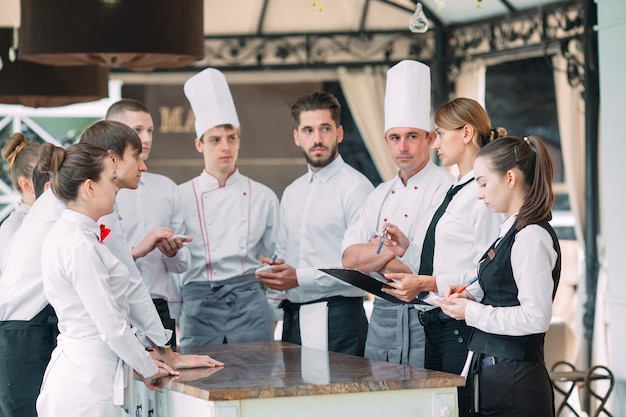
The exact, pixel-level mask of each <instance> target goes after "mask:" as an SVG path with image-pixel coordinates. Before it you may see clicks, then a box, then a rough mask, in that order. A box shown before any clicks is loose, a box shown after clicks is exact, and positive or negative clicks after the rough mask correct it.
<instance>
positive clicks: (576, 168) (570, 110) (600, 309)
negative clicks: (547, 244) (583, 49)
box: [552, 51, 609, 368]
mask: <svg viewBox="0 0 626 417" xmlns="http://www.w3.org/2000/svg"><path fill="white" fill-rule="evenodd" d="M569 53H577V52H576V51H569ZM576 59H577V60H579V62H583V59H584V58H583V55H582V53H580V52H578V55H577V56H576ZM552 63H553V66H554V87H555V92H556V102H557V114H558V119H559V131H560V133H561V151H562V155H563V167H564V170H565V179H566V184H567V190H568V194H569V200H570V206H571V210H572V213H573V214H574V217H575V219H576V225H575V231H576V237H577V241H578V244H579V248H580V250H579V253H580V254H581V255H580V256H581V259H582V262H581V265H580V275H579V284H580V285H579V291H578V294H579V301H578V306H577V308H578V309H579V320H578V326H579V329H578V331H577V333H578V335H579V340H578V342H577V344H578V346H579V347H580V348H579V349H578V357H577V358H576V363H577V365H578V366H579V367H582V368H585V367H587V366H592V365H605V366H608V365H609V363H608V361H609V355H608V346H609V344H608V339H607V337H608V329H607V327H608V314H606V310H605V304H606V303H605V298H606V286H607V280H606V265H605V263H604V261H603V260H602V258H603V250H602V248H601V245H599V246H600V247H599V257H600V271H599V276H598V285H597V287H596V309H595V322H594V336H593V339H594V340H593V342H592V352H593V357H592V359H591V361H592V363H591V364H588V363H586V357H587V353H588V352H587V346H586V343H584V339H583V337H582V335H583V334H584V329H583V328H582V316H583V314H584V312H585V306H584V303H585V302H586V297H585V295H586V294H587V293H588V289H587V288H586V283H587V282H586V279H585V271H586V268H585V259H584V253H585V236H584V224H585V170H586V167H585V103H584V100H583V98H582V90H583V87H582V85H576V86H571V85H570V83H569V82H568V80H567V59H566V58H565V57H564V56H563V55H562V54H561V53H557V54H555V55H554V56H553V57H552ZM572 359H573V358H572Z"/></svg>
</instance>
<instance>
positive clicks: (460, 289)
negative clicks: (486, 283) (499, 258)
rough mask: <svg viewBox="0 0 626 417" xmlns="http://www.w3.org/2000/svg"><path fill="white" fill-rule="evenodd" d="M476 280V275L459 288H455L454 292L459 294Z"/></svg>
mask: <svg viewBox="0 0 626 417" xmlns="http://www.w3.org/2000/svg"><path fill="white" fill-rule="evenodd" d="M476 281H478V277H474V278H472V279H470V281H469V282H468V283H467V284H465V285H463V286H462V287H460V288H459V289H457V290H456V291H455V292H454V294H461V293H462V292H463V291H465V290H466V289H467V287H469V286H470V285H472V284H473V283H475V282H476Z"/></svg>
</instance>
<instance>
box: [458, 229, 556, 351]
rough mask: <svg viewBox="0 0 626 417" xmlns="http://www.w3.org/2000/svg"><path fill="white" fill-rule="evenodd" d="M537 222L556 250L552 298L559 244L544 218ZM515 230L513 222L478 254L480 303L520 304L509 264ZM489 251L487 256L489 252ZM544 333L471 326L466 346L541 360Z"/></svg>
mask: <svg viewBox="0 0 626 417" xmlns="http://www.w3.org/2000/svg"><path fill="white" fill-rule="evenodd" d="M537 225H538V226H541V227H543V228H544V229H545V230H546V231H547V232H548V233H550V236H551V237H552V243H553V246H554V250H555V251H556V253H557V260H556V264H555V265H554V269H553V270H552V280H553V281H554V289H553V290H552V299H553V300H554V295H555V294H556V289H557V286H558V285H559V278H560V276H561V247H560V246H559V241H558V239H557V237H556V234H555V233H554V230H553V229H552V227H551V226H550V224H549V223H548V221H547V220H543V221H541V222H539V223H537ZM517 232H518V230H517V228H516V227H515V225H513V227H511V229H510V230H509V231H508V232H507V233H506V234H505V235H504V236H503V237H502V239H501V240H500V243H499V244H498V246H496V247H495V249H494V245H495V243H494V245H492V246H491V248H489V250H488V251H487V252H486V253H485V254H484V255H483V257H482V260H481V264H480V271H479V282H480V286H481V287H482V289H483V291H484V292H485V297H484V298H483V300H482V304H486V305H491V306H494V307H511V306H518V305H520V303H519V300H518V299H517V294H518V288H517V285H516V284H515V280H514V279H513V269H512V267H511V248H512V247H513V243H514V242H515V235H516V234H517ZM490 252H491V256H489V253H490ZM494 255H495V256H494ZM492 256H493V258H492ZM544 337H545V333H538V334H532V335H526V336H506V335H498V334H492V333H486V332H483V331H482V330H478V329H473V331H472V334H471V335H470V338H469V341H468V347H469V349H470V350H472V351H474V352H476V353H482V354H484V355H485V356H495V357H499V358H505V359H512V360H517V361H529V362H541V363H543V361H544V358H543V341H544Z"/></svg>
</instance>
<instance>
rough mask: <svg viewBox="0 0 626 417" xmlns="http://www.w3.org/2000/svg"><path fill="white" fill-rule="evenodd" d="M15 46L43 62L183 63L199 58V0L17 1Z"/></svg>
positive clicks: (141, 67) (139, 67)
mask: <svg viewBox="0 0 626 417" xmlns="http://www.w3.org/2000/svg"><path fill="white" fill-rule="evenodd" d="M19 49H20V53H19V58H20V59H24V60H27V61H30V62H37V63H39V64H47V65H103V66H119V67H124V68H127V69H131V70H136V71H151V70H153V69H155V68H176V67H182V66H185V65H188V64H190V63H191V62H193V61H196V60H198V59H200V58H202V57H203V56H204V28H203V0H176V1H174V0H130V1H129V0H80V1H76V0H54V1H50V0H21V32H20V48H19Z"/></svg>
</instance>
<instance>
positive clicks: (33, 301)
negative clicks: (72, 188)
mask: <svg viewBox="0 0 626 417" xmlns="http://www.w3.org/2000/svg"><path fill="white" fill-rule="evenodd" d="M63 209H65V204H63V203H62V202H61V201H59V200H58V199H57V198H56V197H55V196H54V194H52V191H51V190H48V191H46V192H45V193H43V194H42V195H41V196H40V197H39V198H38V199H37V201H35V203H34V204H33V206H32V208H31V209H30V211H29V212H28V214H27V215H26V216H25V217H24V221H23V222H22V225H21V227H20V228H19V229H17V231H16V232H15V234H14V235H13V238H12V239H11V244H10V246H9V247H8V248H7V251H6V253H5V255H6V265H5V268H4V272H3V274H2V277H0V320H1V321H8V320H31V319H32V318H33V317H35V316H36V315H37V314H38V313H39V312H40V311H41V310H43V308H44V307H45V306H46V305H48V300H47V299H46V297H45V295H44V293H43V281H42V271H41V251H42V245H43V240H44V238H45V237H46V235H47V234H48V231H49V230H50V228H51V227H52V225H54V223H55V222H56V221H57V220H58V219H59V217H60V216H61V212H62V211H63Z"/></svg>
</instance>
